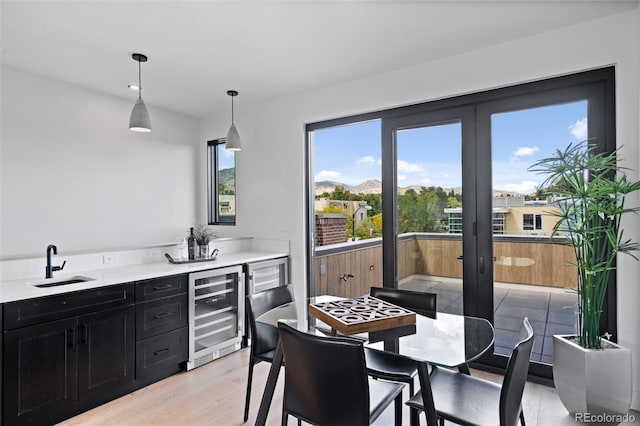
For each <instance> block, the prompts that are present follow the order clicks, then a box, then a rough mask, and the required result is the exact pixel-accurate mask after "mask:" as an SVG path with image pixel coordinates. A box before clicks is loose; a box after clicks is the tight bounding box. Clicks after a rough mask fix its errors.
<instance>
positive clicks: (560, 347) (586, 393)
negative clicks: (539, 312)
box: [530, 141, 640, 416]
mask: <svg viewBox="0 0 640 426" xmlns="http://www.w3.org/2000/svg"><path fill="white" fill-rule="evenodd" d="M618 151H619V150H616V151H614V152H612V153H601V152H598V151H597V149H596V146H595V145H592V144H589V143H588V142H587V141H585V142H582V143H578V144H570V145H569V146H568V147H567V148H566V149H565V150H564V151H561V150H558V151H556V152H555V154H554V155H553V156H551V157H549V158H545V159H542V160H540V161H538V162H537V163H536V164H534V165H533V166H531V168H530V169H531V170H532V171H536V172H539V173H540V174H544V175H546V176H547V178H546V180H545V182H544V183H543V184H542V185H543V186H545V187H547V188H549V191H548V192H549V193H550V194H551V195H552V196H553V197H555V202H556V204H557V205H558V207H559V211H557V212H548V213H547V214H550V215H553V216H555V217H557V219H558V222H557V223H556V225H555V227H554V229H553V233H552V235H558V234H560V235H563V236H565V237H566V241H567V244H568V245H570V246H571V247H572V248H573V250H574V254H575V264H574V266H575V267H576V269H577V274H578V275H577V289H576V292H577V294H578V305H577V310H576V314H577V330H578V333H577V335H554V336H553V379H554V384H555V386H556V390H557V392H558V395H559V396H560V399H561V400H562V403H563V404H564V406H565V407H566V408H567V410H569V412H570V413H572V414H574V415H576V414H577V413H582V414H584V413H590V414H591V415H617V416H620V415H626V414H627V413H628V411H629V408H630V404H631V392H632V383H631V379H632V375H631V351H630V350H629V349H627V348H624V347H622V346H620V345H617V344H615V343H614V342H611V341H609V340H608V338H609V337H610V335H609V333H608V330H601V329H600V315H601V313H602V307H603V302H604V299H605V296H606V294H607V284H608V283H609V278H610V273H611V271H614V270H615V269H616V258H617V255H618V253H627V254H631V255H632V256H633V254H632V252H633V251H635V250H638V248H639V247H640V246H639V245H638V244H637V243H636V242H633V241H631V240H629V239H624V238H623V230H622V228H621V227H620V221H621V218H622V215H623V214H624V213H629V212H636V211H638V208H637V207H633V208H625V206H624V203H625V196H626V195H627V194H630V193H632V192H634V191H637V190H639V189H640V182H639V181H631V180H628V179H627V177H626V176H625V175H624V173H623V172H624V169H623V168H621V167H620V166H618V164H617V160H616V154H617V153H618ZM633 257H634V258H636V257H635V256H633ZM636 259H637V258H636ZM603 336H606V337H607V338H606V339H603V338H602V337H603ZM636 374H637V373H636Z"/></svg>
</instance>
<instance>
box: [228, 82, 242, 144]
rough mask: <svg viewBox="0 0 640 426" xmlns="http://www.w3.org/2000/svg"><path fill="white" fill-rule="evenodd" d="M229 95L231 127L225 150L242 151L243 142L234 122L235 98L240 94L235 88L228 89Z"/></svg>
mask: <svg viewBox="0 0 640 426" xmlns="http://www.w3.org/2000/svg"><path fill="white" fill-rule="evenodd" d="M227 95H229V96H231V127H229V132H228V133H227V140H226V141H225V144H224V149H225V151H242V143H241V142H240V135H239V134H238V129H236V125H235V124H234V123H233V98H234V97H236V96H238V92H237V91H235V90H227Z"/></svg>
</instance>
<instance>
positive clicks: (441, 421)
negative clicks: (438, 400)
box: [438, 417, 444, 426]
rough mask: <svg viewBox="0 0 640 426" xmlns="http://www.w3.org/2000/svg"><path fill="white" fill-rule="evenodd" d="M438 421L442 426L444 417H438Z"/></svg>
mask: <svg viewBox="0 0 640 426" xmlns="http://www.w3.org/2000/svg"><path fill="white" fill-rule="evenodd" d="M438 422H439V423H440V426H444V418H443V417H440V418H439V419H438Z"/></svg>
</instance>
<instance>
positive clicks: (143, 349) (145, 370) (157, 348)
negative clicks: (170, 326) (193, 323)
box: [136, 327, 189, 379]
mask: <svg viewBox="0 0 640 426" xmlns="http://www.w3.org/2000/svg"><path fill="white" fill-rule="evenodd" d="M188 352H189V332H188V328H187V327H184V328H181V329H178V330H174V331H171V332H169V333H164V334H161V335H159V336H155V337H150V338H148V339H145V340H141V341H139V342H137V343H136V379H141V378H144V377H147V376H151V375H155V374H157V373H158V371H163V370H174V371H178V370H179V369H180V363H182V362H185V361H186V360H187V358H188Z"/></svg>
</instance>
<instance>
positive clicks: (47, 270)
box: [44, 244, 67, 278]
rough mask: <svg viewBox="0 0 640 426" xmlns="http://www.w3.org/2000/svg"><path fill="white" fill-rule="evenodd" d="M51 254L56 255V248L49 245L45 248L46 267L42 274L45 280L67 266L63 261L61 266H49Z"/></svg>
mask: <svg viewBox="0 0 640 426" xmlns="http://www.w3.org/2000/svg"><path fill="white" fill-rule="evenodd" d="M52 254H58V247H56V246H54V245H53V244H49V245H48V246H47V267H46V268H45V273H44V277H45V278H53V273H54V272H55V271H62V269H64V265H66V264H67V261H66V260H65V261H64V262H62V266H51V255H52Z"/></svg>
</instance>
